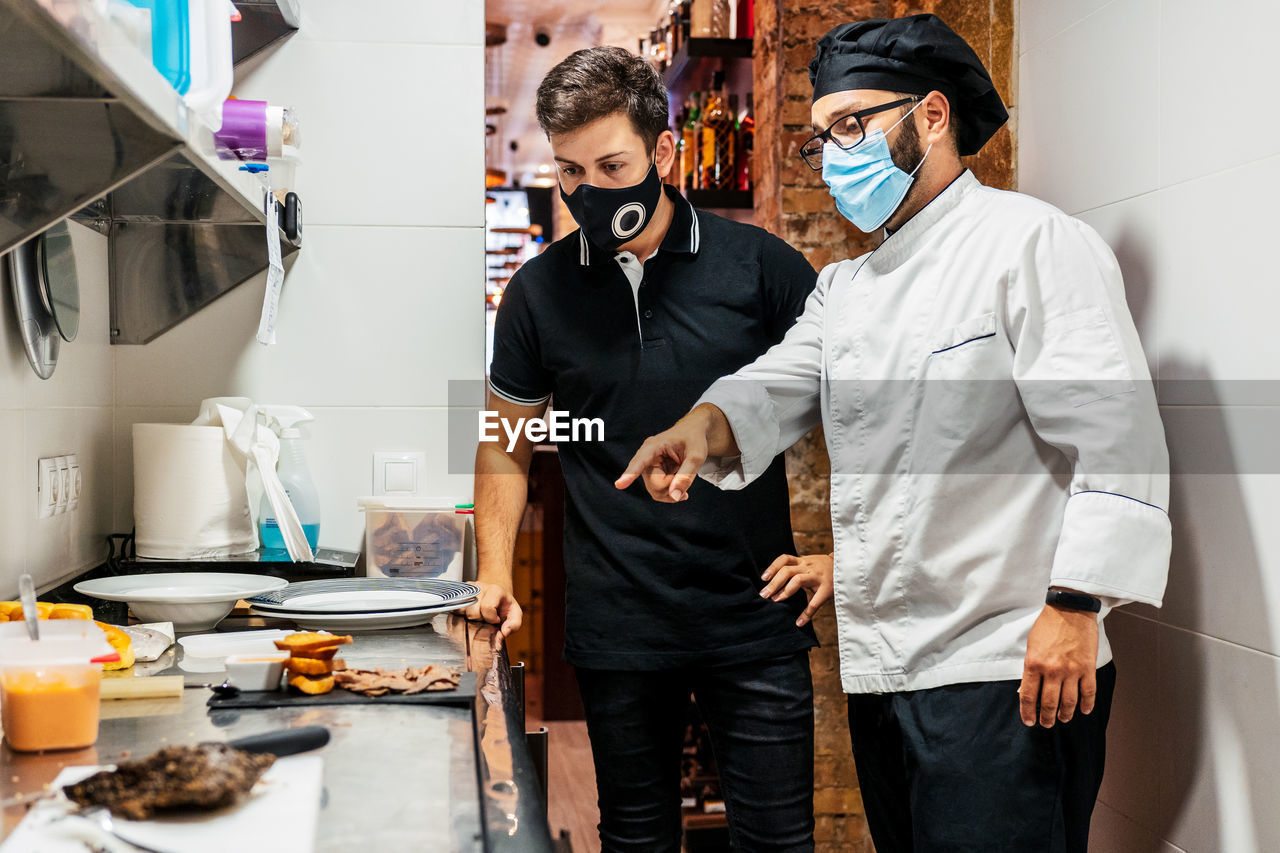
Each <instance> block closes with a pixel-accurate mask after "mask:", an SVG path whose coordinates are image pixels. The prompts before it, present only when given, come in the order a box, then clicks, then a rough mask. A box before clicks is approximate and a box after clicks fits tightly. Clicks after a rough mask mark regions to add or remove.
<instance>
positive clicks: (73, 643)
mask: <svg viewBox="0 0 1280 853" xmlns="http://www.w3.org/2000/svg"><path fill="white" fill-rule="evenodd" d="M45 625H46V623H41V626H40V628H41V631H42V633H41V639H40V640H36V641H32V640H30V639H28V638H27V636H26V634H25V631H26V628H25V626H23V625H18V624H12V625H8V624H7V625H4V626H0V627H4V628H5V629H6V630H5V631H3V632H0V726H3V728H4V739H5V741H7V742H8V744H9V748H10V749H13V750H16V751H18V752H39V751H43V750H48V749H82V748H84V747H86V746H92V745H93V743H94V742H95V741H97V739H98V690H99V685H100V684H101V682H102V666H101V664H100V663H95V662H93V658H96V657H100V656H102V655H109V654H111V653H112V652H111V646H110V645H108V643H107V640H106V635H105V634H103V633H102V630H101V629H100V628H98V626H97V625H94V624H93V623H92V622H87V623H82V624H81V625H78V626H68V627H66V628H59V629H56V630H49V631H47V632H46V631H45ZM16 628H21V629H22V631H23V633H22V634H21V635H18V634H17V632H16V631H14V630H12V629H16ZM89 629H92V632H93V633H91V632H90V630H89ZM95 633H96V636H95V635H94V634H95Z"/></svg>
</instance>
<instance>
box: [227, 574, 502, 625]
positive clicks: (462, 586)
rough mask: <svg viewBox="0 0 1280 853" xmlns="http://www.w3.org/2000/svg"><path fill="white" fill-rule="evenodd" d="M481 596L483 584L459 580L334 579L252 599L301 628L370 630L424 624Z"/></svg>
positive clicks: (263, 611)
mask: <svg viewBox="0 0 1280 853" xmlns="http://www.w3.org/2000/svg"><path fill="white" fill-rule="evenodd" d="M479 596H480V587H478V586H476V585H475V584H469V583H458V582H457V581H448V580H435V579H428V578H424V579H413V578H333V579H329V580H318V581H301V582H299V583H291V584H289V585H288V586H286V587H284V588H283V589H279V590H276V591H274V592H269V593H266V594H264V595H258V596H254V597H253V598H250V599H247V601H248V603H249V606H250V609H251V610H252V611H253V612H254V613H256V614H258V615H259V616H270V617H273V618H276V619H288V620H291V621H293V622H295V623H297V625H298V627H300V628H309V629H321V628H323V629H328V630H335V631H337V630H340V631H369V630H374V629H379V628H410V627H412V626H414V625H423V624H425V623H427V622H430V621H431V619H432V617H433V616H435V615H436V614H439V613H448V612H450V611H452V610H461V609H463V608H465V607H466V606H467V605H469V604H471V603H472V602H473V601H475V600H476V599H477V598H478V597H479Z"/></svg>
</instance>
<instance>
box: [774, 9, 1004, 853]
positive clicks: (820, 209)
mask: <svg viewBox="0 0 1280 853" xmlns="http://www.w3.org/2000/svg"><path fill="white" fill-rule="evenodd" d="M917 12H932V13H934V14H936V15H938V16H939V17H941V18H942V19H943V20H944V21H946V22H947V23H948V24H949V25H950V26H951V27H952V28H953V29H955V30H956V31H957V32H958V33H960V35H962V36H964V38H965V39H966V40H967V41H968V42H969V44H970V45H971V46H972V47H973V49H974V51H975V52H977V54H978V56H979V57H981V58H982V60H983V62H984V63H985V64H986V66H987V68H988V70H989V71H990V72H991V76H992V78H993V79H994V80H995V83H996V87H997V89H998V91H999V92H1000V94H1001V95H1002V96H1003V97H1004V100H1005V104H1006V105H1008V106H1009V107H1010V114H1011V116H1012V117H1011V119H1010V122H1009V124H1008V125H1006V127H1005V128H1004V129H1002V130H1001V131H1000V132H999V133H997V134H996V136H995V137H994V138H993V139H992V140H991V141H990V142H988V143H987V144H986V146H985V147H984V148H983V150H982V152H981V153H980V154H979V155H978V156H976V157H972V158H969V162H968V163H967V165H968V166H969V167H970V168H971V169H973V171H974V173H975V174H976V175H977V177H978V178H979V179H980V180H981V181H982V182H983V183H985V184H988V185H990V186H996V187H1002V188H1013V181H1014V152H1015V147H1014V130H1015V128H1014V117H1016V111H1015V110H1014V109H1013V105H1014V103H1015V102H1014V96H1015V90H1014V83H1015V81H1014V75H1013V68H1014V57H1015V52H1014V43H1013V41H1014V27H1013V23H1014V17H1013V16H1014V0H933V2H922V3H907V2H901V0H756V37H755V63H754V74H755V81H754V84H755V110H756V149H755V162H754V164H753V165H755V167H756V187H755V222H756V224H758V225H760V226H762V227H764V228H767V229H768V230H770V231H772V232H773V233H775V234H777V235H779V236H780V237H782V238H783V239H785V240H786V241H787V242H789V243H790V244H791V245H793V246H795V247H796V248H798V249H800V250H801V251H802V252H804V253H805V256H806V257H807V258H808V259H809V261H810V263H812V264H813V265H814V267H816V268H818V269H821V268H822V267H823V266H826V265H827V264H829V263H831V262H833V261H838V260H841V259H843V258H849V257H854V256H856V255H859V254H862V253H863V252H866V251H868V250H870V249H872V248H874V246H875V244H876V243H877V242H878V241H879V237H878V236H869V235H866V234H863V233H862V232H860V231H858V230H857V229H856V228H855V227H854V226H853V225H851V224H850V223H848V222H847V221H846V220H845V219H844V218H843V217H842V216H840V215H839V214H838V213H837V212H836V210H835V206H834V204H833V202H832V201H831V196H830V194H829V193H828V192H827V188H826V185H824V184H823V183H822V178H821V175H819V174H818V173H816V172H813V171H812V170H810V169H809V167H808V166H806V165H805V164H804V163H803V162H802V161H801V160H800V157H799V155H798V153H797V152H798V150H799V146H800V145H801V144H802V143H803V142H804V141H805V140H806V139H808V138H809V136H810V135H811V134H812V130H811V129H810V127H809V103H810V96H811V95H812V89H811V88H810V86H809V77H808V65H809V60H810V59H812V58H813V53H814V46H815V45H816V44H817V41H818V39H819V38H820V37H821V36H822V35H823V34H824V33H826V32H827V31H828V30H829V29H831V28H832V27H834V26H836V25H837V24H840V23H844V22H847V21H854V20H862V19H866V18H879V17H898V16H901V15H910V14H915V13H917ZM830 470H831V466H830V462H829V460H828V459H827V453H826V446H825V443H824V440H823V436H822V431H821V430H820V429H819V430H815V432H814V433H812V434H810V435H809V436H807V437H805V438H804V439H803V440H801V441H800V442H798V443H797V444H796V445H795V446H794V447H792V448H791V450H789V451H788V452H787V472H788V476H789V478H790V481H791V521H792V527H793V528H794V530H795V535H796V546H797V548H799V550H800V553H802V554H804V553H819V552H829V551H830V550H831V547H832V545H831V526H830V514H829V508H828V482H827V478H828V475H829V474H830ZM815 627H816V629H817V632H818V637H819V639H820V640H821V641H822V648H820V649H816V650H815V651H814V652H813V653H812V655H811V657H810V660H811V663H812V667H813V678H814V690H815V726H816V740H815V755H814V780H815V785H816V790H815V794H814V810H815V812H816V818H817V853H837V852H838V853H846V852H847V851H853V852H854V853H857V851H871V850H872V849H873V848H872V845H871V842H870V839H869V837H868V835H867V827H866V818H865V816H864V813H863V809H862V800H861V798H860V797H859V795H858V787H857V778H856V775H855V771H854V767H853V759H852V756H851V754H850V745H849V730H848V725H847V722H846V706H845V699H844V693H843V691H842V690H841V687H840V670H839V658H838V655H837V650H836V636H835V617H834V615H833V614H832V611H831V608H830V607H828V608H826V609H824V611H823V612H822V613H821V614H820V615H819V617H818V619H817V620H816V623H815Z"/></svg>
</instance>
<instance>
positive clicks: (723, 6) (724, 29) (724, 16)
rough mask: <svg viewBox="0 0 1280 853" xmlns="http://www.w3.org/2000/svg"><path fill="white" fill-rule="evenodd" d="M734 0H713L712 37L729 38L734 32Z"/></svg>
mask: <svg viewBox="0 0 1280 853" xmlns="http://www.w3.org/2000/svg"><path fill="white" fill-rule="evenodd" d="M732 2H734V0H711V37H712V38H716V39H727V38H729V37H730V36H731V35H732V33H731V31H730V28H731V26H732V24H733V20H732V19H733V7H732V5H731V3H732Z"/></svg>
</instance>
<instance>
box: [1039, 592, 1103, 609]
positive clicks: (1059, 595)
mask: <svg viewBox="0 0 1280 853" xmlns="http://www.w3.org/2000/svg"><path fill="white" fill-rule="evenodd" d="M1044 603H1045V604H1052V605H1053V606H1054V607H1065V608H1066V609H1068V610H1083V611H1084V612H1085V613H1097V612H1098V611H1100V610H1102V599H1100V598H1098V597H1097V596H1096V595H1087V594H1085V593H1083V592H1067V591H1066V590H1065V589H1051V590H1049V594H1048V595H1046V596H1045V597H1044Z"/></svg>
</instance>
